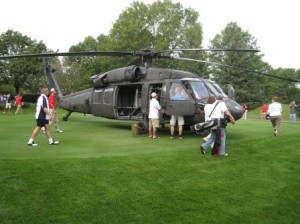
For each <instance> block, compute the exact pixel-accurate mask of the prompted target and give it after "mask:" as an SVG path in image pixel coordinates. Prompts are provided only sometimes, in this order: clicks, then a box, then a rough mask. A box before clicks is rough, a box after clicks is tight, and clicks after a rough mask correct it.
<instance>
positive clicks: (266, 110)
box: [261, 104, 268, 113]
mask: <svg viewBox="0 0 300 224" xmlns="http://www.w3.org/2000/svg"><path fill="white" fill-rule="evenodd" d="M261 112H263V113H266V112H268V105H267V104H264V105H262V106H261Z"/></svg>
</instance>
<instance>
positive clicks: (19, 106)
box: [15, 95, 23, 114]
mask: <svg viewBox="0 0 300 224" xmlns="http://www.w3.org/2000/svg"><path fill="white" fill-rule="evenodd" d="M15 99H16V100H15V106H17V110H16V112H15V114H18V113H19V112H20V113H21V114H22V113H23V110H22V105H23V102H22V96H21V95H17V96H16V97H15Z"/></svg>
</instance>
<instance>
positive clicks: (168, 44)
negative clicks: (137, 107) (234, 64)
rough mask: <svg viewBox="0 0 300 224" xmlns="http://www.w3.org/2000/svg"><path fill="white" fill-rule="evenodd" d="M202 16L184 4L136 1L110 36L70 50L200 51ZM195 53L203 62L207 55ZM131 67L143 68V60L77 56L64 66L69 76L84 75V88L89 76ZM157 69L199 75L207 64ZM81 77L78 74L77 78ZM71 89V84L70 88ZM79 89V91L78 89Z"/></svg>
mask: <svg viewBox="0 0 300 224" xmlns="http://www.w3.org/2000/svg"><path fill="white" fill-rule="evenodd" d="M198 17H199V15H198V13H197V12H195V11H194V10H193V9H191V8H187V9H186V8H183V6H182V5H181V4H180V3H176V4H174V3H172V2H171V1H170V0H164V1H156V2H154V3H153V4H151V5H150V4H149V5H148V4H144V3H142V2H133V3H132V4H131V5H130V7H129V8H127V9H126V10H125V11H123V12H122V13H121V14H120V16H119V18H118V20H117V21H116V22H115V23H114V24H113V27H112V29H111V30H110V33H109V35H108V36H106V35H102V34H101V35H99V36H98V37H97V39H94V38H92V37H87V38H85V40H84V41H83V42H81V43H79V44H77V45H74V46H72V47H71V48H70V52H80V51H91V50H99V51H127V52H131V51H141V50H154V51H155V50H158V51H163V50H170V49H174V48H195V47H196V48H199V47H200V46H201V43H202V38H203V37H202V27H201V25H200V23H198V22H197V20H198ZM191 54H194V55H195V56H197V57H198V58H201V59H203V53H202V52H200V53H199V52H198V53H188V54H187V55H191ZM129 64H135V65H138V66H139V65H141V64H140V60H135V59H134V58H133V57H132V56H130V57H81V58H79V57H75V58H66V59H65V61H64V66H67V67H68V71H67V72H68V73H69V72H74V74H68V75H67V76H72V75H75V76H76V77H77V76H78V75H79V72H81V77H82V80H84V81H83V82H82V83H81V84H80V86H77V87H75V86H73V87H72V88H78V89H77V90H80V89H84V88H86V87H87V86H88V85H90V83H89V77H90V76H91V75H94V74H99V73H103V72H106V71H108V70H111V69H114V68H118V67H123V66H126V65H129ZM153 64H154V65H156V66H161V67H170V68H174V69H183V70H189V71H193V72H195V73H197V72H199V71H201V70H203V67H204V65H203V64H197V63H187V62H184V63H182V62H180V61H174V60H161V61H155V62H154V63H153ZM76 74H77V75H76ZM69 86H70V85H69ZM74 90H75V89H74Z"/></svg>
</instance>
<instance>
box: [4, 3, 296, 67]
mask: <svg viewBox="0 0 300 224" xmlns="http://www.w3.org/2000/svg"><path fill="white" fill-rule="evenodd" d="M140 1H142V2H144V3H147V4H151V3H153V2H155V0H140ZM172 1H173V2H174V3H176V2H180V3H181V4H182V5H183V6H184V7H186V8H187V7H191V8H192V9H194V10H195V11H197V12H199V14H200V18H199V22H200V23H201V24H202V26H203V35H204V43H203V47H207V45H208V43H209V40H210V39H212V38H213V37H214V36H215V35H216V34H217V33H221V31H222V30H223V29H224V28H225V27H226V25H227V24H228V23H229V22H236V23H237V24H238V25H239V26H240V27H241V28H242V29H243V30H244V31H248V32H249V33H250V34H251V35H252V36H254V37H255V38H256V39H257V43H258V46H260V48H261V53H262V54H264V55H265V56H264V58H263V60H264V61H266V62H268V63H269V64H271V66H273V68H278V67H282V68H295V69H300V44H299V41H300V31H299V25H300V24H299V23H300V13H299V10H300V1H299V0H172ZM132 2H133V0H107V1H105V0H73V1H71V0H51V1H49V0H47V1H46V0H2V1H1V4H0V6H1V13H0V34H1V33H4V32H6V31H7V30H8V29H13V30H14V31H18V32H20V33H22V35H27V36H29V37H30V38H32V39H35V40H37V41H43V42H44V43H45V44H46V45H47V47H48V48H51V49H53V50H54V51H56V50H57V49H59V51H60V52H65V51H68V49H69V47H70V46H72V45H75V44H78V43H79V42H82V41H83V40H84V38H85V37H87V36H89V35H90V36H93V37H94V38H96V37H97V36H99V35H100V34H105V35H107V34H108V32H109V30H110V29H111V28H112V25H113V23H114V22H115V21H116V20H117V19H118V17H119V15H120V14H121V12H122V11H124V10H126V9H127V8H128V7H129V6H130V3H132Z"/></svg>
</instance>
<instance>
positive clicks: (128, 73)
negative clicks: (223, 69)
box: [53, 66, 244, 125]
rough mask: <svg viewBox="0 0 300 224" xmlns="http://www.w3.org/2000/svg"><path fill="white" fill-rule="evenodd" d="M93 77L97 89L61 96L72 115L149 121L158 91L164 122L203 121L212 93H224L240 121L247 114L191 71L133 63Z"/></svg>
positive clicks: (215, 94)
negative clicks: (177, 96)
mask: <svg viewBox="0 0 300 224" xmlns="http://www.w3.org/2000/svg"><path fill="white" fill-rule="evenodd" d="M92 79H93V82H94V87H93V88H90V89H86V90H83V91H80V92H77V93H74V94H69V95H66V96H60V97H59V101H60V107H61V108H63V109H65V110H67V111H69V114H70V113H71V112H79V113H84V114H92V115H94V116H97V117H105V118H110V119H118V120H137V121H139V120H144V121H147V118H148V113H149V101H150V99H151V97H150V96H151V93H152V92H156V93H157V94H158V96H159V98H158V100H159V102H160V105H161V106H162V108H163V109H164V110H165V113H164V114H162V116H161V121H162V122H163V123H164V122H168V121H169V119H170V117H171V115H183V116H184V119H185V124H189V125H193V124H195V123H199V122H203V121H204V106H205V105H206V103H207V99H208V97H209V96H218V95H221V96H222V97H223V101H224V102H225V104H226V105H227V107H228V109H229V110H230V112H231V113H232V115H233V116H234V118H235V119H236V120H238V119H239V118H241V117H242V115H243V113H244V111H243V108H242V107H241V106H240V105H239V104H238V103H236V102H235V101H234V100H232V99H230V98H229V97H228V96H227V95H226V94H225V93H224V91H223V90H222V89H221V88H220V87H219V85H217V84H216V83H215V82H214V81H211V80H207V79H201V78H199V76H197V75H195V74H193V73H190V72H185V71H179V70H172V69H160V68H145V67H137V66H129V67H124V68H118V69H115V70H111V71H109V72H106V73H103V74H99V75H94V76H93V77H92ZM53 84H54V85H55V84H56V83H53ZM55 88H59V87H58V86H56V87H55ZM176 89H177V90H176ZM178 90H180V91H181V94H182V96H183V97H182V98H180V100H176V99H175V100H174V99H173V98H172V96H173V95H174V94H175V91H178ZM67 117H68V116H67ZM67 117H66V118H67ZM65 120H66V119H65Z"/></svg>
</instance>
